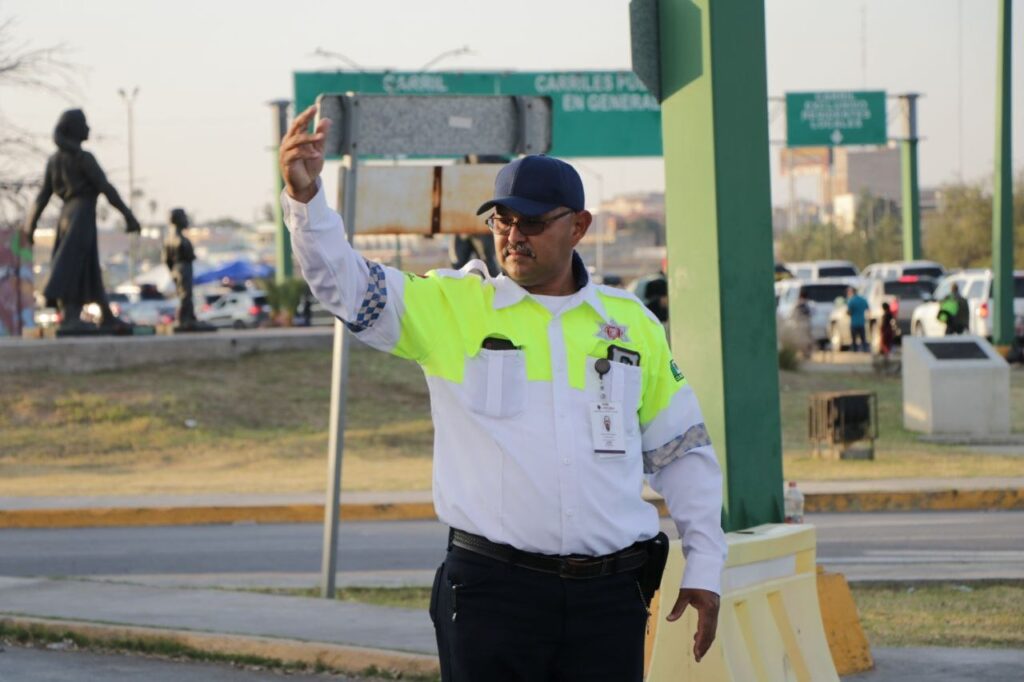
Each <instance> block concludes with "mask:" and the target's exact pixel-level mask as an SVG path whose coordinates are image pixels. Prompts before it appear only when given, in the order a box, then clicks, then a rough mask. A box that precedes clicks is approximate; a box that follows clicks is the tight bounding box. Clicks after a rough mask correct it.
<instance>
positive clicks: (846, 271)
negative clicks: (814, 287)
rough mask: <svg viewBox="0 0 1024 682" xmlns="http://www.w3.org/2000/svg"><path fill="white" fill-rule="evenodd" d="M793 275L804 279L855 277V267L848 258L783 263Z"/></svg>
mask: <svg viewBox="0 0 1024 682" xmlns="http://www.w3.org/2000/svg"><path fill="white" fill-rule="evenodd" d="M784 266H785V268H786V269H787V270H789V272H791V273H792V274H793V277H796V278H797V279H802V280H805V281H811V280H819V279H827V278H830V277H857V276H858V273H857V267H856V266H855V265H854V264H853V263H851V262H850V261H848V260H814V261H806V262H800V263H785V264H784Z"/></svg>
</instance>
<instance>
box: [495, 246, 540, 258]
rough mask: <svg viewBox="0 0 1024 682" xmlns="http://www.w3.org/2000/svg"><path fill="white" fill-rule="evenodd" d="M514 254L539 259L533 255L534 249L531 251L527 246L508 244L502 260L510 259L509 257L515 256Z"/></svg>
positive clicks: (503, 251)
mask: <svg viewBox="0 0 1024 682" xmlns="http://www.w3.org/2000/svg"><path fill="white" fill-rule="evenodd" d="M513 253H516V254H519V255H520V256H527V257H529V258H533V259H536V258H537V256H536V255H535V254H534V253H533V249H531V248H530V247H529V246H527V245H526V244H508V245H506V246H505V248H504V249H502V250H501V257H502V258H508V257H509V255H510V254H513Z"/></svg>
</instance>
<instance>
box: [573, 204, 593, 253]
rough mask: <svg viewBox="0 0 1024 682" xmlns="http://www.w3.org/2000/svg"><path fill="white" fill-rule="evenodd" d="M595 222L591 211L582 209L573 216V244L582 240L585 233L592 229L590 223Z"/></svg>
mask: <svg viewBox="0 0 1024 682" xmlns="http://www.w3.org/2000/svg"><path fill="white" fill-rule="evenodd" d="M593 222H594V216H593V215H592V214H591V213H590V211H586V210H583V211H580V212H579V213H577V214H576V216H575V217H574V218H573V222H572V245H573V246H576V245H577V244H579V242H580V240H581V239H583V235H585V234H586V233H587V230H588V229H590V224H591V223H593Z"/></svg>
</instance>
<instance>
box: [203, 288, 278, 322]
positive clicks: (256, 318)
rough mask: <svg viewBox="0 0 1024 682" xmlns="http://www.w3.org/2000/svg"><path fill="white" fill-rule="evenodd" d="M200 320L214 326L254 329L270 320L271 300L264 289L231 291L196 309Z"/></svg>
mask: <svg viewBox="0 0 1024 682" xmlns="http://www.w3.org/2000/svg"><path fill="white" fill-rule="evenodd" d="M196 318H198V319H199V321H200V322H207V323H209V324H212V325H213V326H214V327H232V328H234V329H253V328H256V327H259V326H261V325H264V324H266V323H267V322H268V321H269V320H270V302H269V301H267V294H266V293H265V292H263V291H259V290H256V289H250V290H245V291H231V292H228V293H226V294H224V295H223V296H221V297H220V298H218V299H217V300H215V301H214V302H213V303H211V304H209V305H204V306H203V307H202V308H200V309H199V310H198V311H196Z"/></svg>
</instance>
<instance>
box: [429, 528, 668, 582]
mask: <svg viewBox="0 0 1024 682" xmlns="http://www.w3.org/2000/svg"><path fill="white" fill-rule="evenodd" d="M649 542H650V541H649V540H648V541H645V542H637V543H635V544H633V545H631V546H629V547H627V548H625V549H622V550H619V551H618V552H614V553H612V554H605V555H604V556H583V555H578V554H574V555H569V556H558V555H552V554H537V553H535V552H524V551H522V550H521V549H516V548H515V547H512V546H511V545H501V544H498V543H497V542H491V541H490V540H488V539H487V538H485V537H481V536H479V535H474V534H473V533H467V532H466V531H464V530H458V529H456V528H452V529H451V531H450V532H449V534H448V544H449V546H451V547H459V548H460V549H464V550H466V551H468V552H473V553H474V554H479V555H481V556H485V557H488V558H489V559H494V560H496V561H501V562H503V563H506V564H512V565H513V566H520V567H522V568H528V569H530V570H531V571H540V572H542V573H554V574H556V575H558V576H560V577H562V578H598V577H601V576H603V575H613V574H615V573H625V572H627V571H634V570H636V569H638V568H640V567H641V566H643V565H644V564H645V563H647V555H648V552H647V544H648V543H649Z"/></svg>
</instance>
